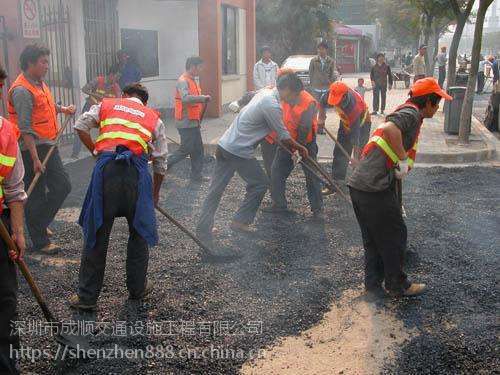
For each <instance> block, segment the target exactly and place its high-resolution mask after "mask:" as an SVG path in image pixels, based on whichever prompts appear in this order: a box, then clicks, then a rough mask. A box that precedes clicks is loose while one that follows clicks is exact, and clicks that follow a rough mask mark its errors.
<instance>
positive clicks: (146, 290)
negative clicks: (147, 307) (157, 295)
mask: <svg viewBox="0 0 500 375" xmlns="http://www.w3.org/2000/svg"><path fill="white" fill-rule="evenodd" d="M152 291H153V283H152V282H150V281H149V280H148V281H146V286H144V291H143V292H142V293H141V294H138V295H133V294H132V293H129V295H128V298H129V299H131V300H134V301H137V300H141V299H145V298H147V297H148V296H149V295H150V294H151V292H152Z"/></svg>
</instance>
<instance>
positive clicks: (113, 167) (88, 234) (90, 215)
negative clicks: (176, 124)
mask: <svg viewBox="0 0 500 375" xmlns="http://www.w3.org/2000/svg"><path fill="white" fill-rule="evenodd" d="M148 98H149V94H148V91H147V90H146V88H145V87H143V86H142V85H141V84H138V83H136V84H131V85H129V86H126V87H125V88H124V89H123V98H118V99H107V98H106V99H103V101H102V102H101V103H100V104H97V105H94V106H92V107H91V108H90V110H89V111H88V112H86V113H84V114H83V115H82V116H81V117H80V118H79V119H78V121H77V122H76V124H75V129H76V130H77V132H78V134H79V136H80V139H81V140H82V143H83V144H84V145H85V146H86V147H87V149H88V150H89V151H90V152H91V153H92V154H93V155H95V156H97V163H96V166H95V168H94V171H93V174H92V179H91V182H90V185H89V188H88V190H87V195H86V197H85V201H84V204H83V207H82V212H81V214H80V219H79V224H80V225H81V226H82V227H83V233H84V240H85V246H84V249H83V253H82V259H81V264H80V273H79V279H78V294H77V295H74V296H72V297H71V300H70V304H71V306H72V307H73V308H79V309H84V310H93V309H95V307H96V303H97V299H98V297H99V293H100V291H101V288H102V284H103V278H104V268H105V266H106V253H107V249H108V243H109V236H110V234H111V229H112V227H113V222H114V219H115V218H116V217H125V218H126V219H127V221H128V226H129V232H130V236H129V240H128V245H127V265H126V271H127V288H128V291H129V297H130V299H135V300H137V299H142V298H144V297H146V296H147V295H148V293H149V292H150V291H151V284H150V283H148V282H147V277H146V275H147V269H148V260H149V246H154V245H156V243H157V242H158V234H157V228H156V217H155V212H154V208H155V205H157V204H158V200H159V194H160V187H161V184H162V181H163V177H164V175H165V173H166V156H167V140H166V135H165V125H164V124H163V122H162V121H161V120H160V119H159V116H158V113H157V112H156V111H155V110H153V109H151V108H149V107H147V102H148ZM91 128H99V136H98V137H97V139H96V141H95V143H94V142H93V141H92V138H91V137H90V134H89V132H90V129H91ZM150 158H151V159H152V160H153V172H154V176H153V179H152V178H151V175H150V173H149V170H148V161H149V159H150Z"/></svg>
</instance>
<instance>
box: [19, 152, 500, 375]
mask: <svg viewBox="0 0 500 375" xmlns="http://www.w3.org/2000/svg"><path fill="white" fill-rule="evenodd" d="M185 166H186V164H184V165H180V168H179V169H177V170H176V171H175V175H174V176H171V177H169V178H168V180H167V183H166V186H165V188H164V189H163V191H162V202H163V205H164V206H165V207H166V208H167V209H168V210H169V211H170V212H171V214H172V215H174V216H175V217H177V218H179V219H180V220H181V221H182V222H183V223H185V224H186V225H187V226H188V227H190V228H193V227H194V223H195V219H196V217H197V216H198V213H199V210H200V205H201V203H202V201H203V198H204V196H205V195H206V191H207V186H202V187H201V188H200V189H194V188H192V187H189V186H187V185H186V182H185V181H184V180H183V179H182V176H184V175H186V174H187V171H186V169H185ZM91 167H92V161H90V160H83V161H79V162H77V163H73V164H71V165H69V171H70V174H71V176H72V183H73V187H74V190H73V192H72V194H71V195H70V197H69V199H68V200H67V202H66V207H65V208H64V209H63V210H62V211H61V213H60V215H59V216H58V221H57V223H56V225H55V228H54V229H56V237H55V240H56V241H58V242H60V243H63V244H65V253H64V255H62V256H58V257H51V258H41V257H36V256H32V257H29V258H28V262H29V265H30V266H31V267H32V268H33V273H34V275H35V277H36V279H37V280H38V281H39V283H40V286H41V288H42V290H43V291H44V294H45V295H46V296H47V297H48V298H49V304H50V306H51V307H52V308H53V309H54V311H55V313H56V314H57V315H58V316H60V317H62V318H64V319H70V318H71V317H72V315H71V313H70V311H69V309H68V306H67V304H66V300H67V298H68V297H69V296H70V295H71V294H72V293H73V292H74V290H75V287H76V281H77V272H78V265H79V257H80V249H81V235H80V229H79V227H78V226H77V225H76V224H75V220H76V218H77V216H78V212H79V207H80V205H81V202H82V199H83V193H84V191H85V188H86V185H87V182H88V176H89V173H90V168H91ZM211 167H212V165H208V166H207V168H206V172H207V174H208V172H209V170H210V168H211ZM499 184H500V172H499V170H498V169H493V168H465V169H464V168H462V169H441V168H430V169H416V170H415V171H414V172H412V176H411V178H409V179H408V181H407V183H406V184H405V205H406V209H407V211H408V214H409V218H408V227H409V249H408V250H409V259H408V269H409V274H410V275H411V276H412V277H414V278H415V279H416V280H418V281H423V282H426V283H428V284H429V287H430V289H429V292H428V294H427V295H425V296H423V297H421V298H418V299H415V300H413V301H390V300H387V301H385V300H382V301H378V302H376V303H370V309H371V310H372V311H374V313H375V314H379V313H380V314H382V315H381V316H386V315H387V316H390V317H391V322H394V321H397V323H398V324H399V327H401V330H403V329H404V330H407V331H408V332H411V334H409V336H408V338H407V339H405V340H404V341H402V342H400V343H399V346H396V347H393V346H389V349H388V350H389V351H390V354H391V355H390V356H389V357H387V359H386V361H382V362H381V363H379V366H380V367H379V368H378V369H377V370H378V371H382V372H386V373H401V374H404V373H435V372H441V373H481V372H483V373H488V372H490V371H492V370H493V369H494V368H498V355H497V353H496V352H495V348H496V343H497V340H496V337H495V332H496V331H495V327H496V326H495V324H496V323H495V322H496V321H495V319H496V312H497V307H498V296H497V293H496V291H495V290H496V287H495V277H494V276H493V275H495V274H496V271H497V267H498V261H499V254H498V227H499V224H500V220H499V216H498V212H499V210H498V208H499V199H498V194H497V193H496V190H495V188H496V187H498V186H499ZM243 194H244V186H243V185H242V182H241V181H240V180H239V179H238V178H236V179H234V181H233V182H232V183H231V185H230V187H229V189H228V191H227V193H226V195H225V196H224V198H223V201H222V205H221V207H220V209H219V211H218V213H217V220H216V225H217V226H218V227H220V229H221V235H220V237H219V240H218V241H217V248H216V251H217V252H218V253H219V254H221V255H224V256H221V257H219V258H216V259H212V260H211V261H209V262H200V260H199V258H198V250H197V248H196V246H195V245H194V244H193V243H192V242H191V241H190V240H189V239H186V237H185V236H184V235H182V234H180V233H179V232H178V231H177V230H176V229H175V228H174V227H173V226H172V225H171V224H169V223H168V222H167V221H165V220H164V219H163V218H161V219H159V226H160V238H161V244H160V246H158V247H156V248H155V249H153V250H152V251H151V260H150V270H149V278H150V280H151V281H153V283H154V284H155V290H154V292H153V294H152V296H151V299H150V300H149V301H147V302H145V303H143V304H139V305H136V304H132V303H130V302H127V301H126V298H127V291H126V288H125V282H124V265H125V263H124V249H125V247H124V244H125V241H126V239H127V237H128V233H127V231H126V224H125V222H124V221H123V220H117V222H116V223H115V227H114V230H113V234H112V240H111V243H110V249H109V252H108V265H107V270H106V278H105V287H104V289H103V292H102V295H101V298H100V301H99V310H98V313H97V321H100V322H114V321H119V323H117V324H115V325H114V327H115V328H116V327H121V328H123V327H125V328H126V330H125V331H124V330H123V329H115V331H104V332H102V331H98V332H100V334H99V335H96V336H95V337H92V338H91V344H92V347H94V348H102V347H104V348H114V345H117V347H118V348H121V349H126V348H132V349H137V350H140V349H142V350H146V349H147V347H148V345H153V346H155V347H162V348H163V350H164V352H163V358H154V359H151V358H149V359H140V358H139V359H95V360H80V361H65V362H64V363H58V365H57V366H56V363H55V362H54V361H52V360H47V359H43V360H38V361H35V362H33V363H31V362H29V361H28V360H24V361H23V369H24V371H26V372H33V373H40V374H52V373H64V374H90V373H91V374H108V373H120V374H137V373H144V374H146V373H148V374H165V373H174V374H190V373H197V374H199V373H203V374H234V373H237V372H238V371H239V369H240V368H241V366H242V365H243V364H244V363H245V362H246V360H247V359H248V357H249V356H251V355H252V354H255V353H256V352H251V350H253V351H255V350H258V349H262V348H264V347H266V346H269V345H273V344H274V343H276V341H277V340H279V339H280V338H282V337H286V336H290V335H296V334H299V333H300V332H304V331H306V330H308V329H311V328H312V327H314V326H315V325H317V324H318V323H319V322H320V321H321V319H322V318H323V316H324V315H325V314H326V313H327V312H328V311H329V310H330V309H331V308H332V306H337V305H338V307H339V308H343V307H345V306H346V305H344V304H347V305H348V304H350V303H351V302H352V297H351V295H352V291H353V290H354V291H358V292H359V291H360V290H361V288H362V284H361V283H362V275H363V267H362V250H361V239H360V234H359V229H358V227H357V225H356V222H355V219H354V216H353V213H352V209H351V208H350V206H347V205H346V204H344V203H342V202H341V201H340V200H339V199H338V198H329V199H328V200H327V202H326V207H327V209H326V213H327V220H326V222H325V223H324V225H320V224H317V223H313V222H311V221H310V213H309V210H308V209H307V200H306V197H305V191H304V179H303V177H302V174H301V172H294V174H293V176H292V178H291V180H290V182H289V191H288V195H289V198H290V200H291V201H292V202H293V203H292V204H291V207H292V208H293V209H295V210H296V211H297V215H296V216H295V217H292V218H282V219H277V218H274V217H270V216H266V215H259V217H258V221H257V228H258V229H259V231H258V233H257V234H256V235H254V236H250V237H247V236H239V235H234V234H233V233H231V232H230V231H229V230H228V229H227V224H228V222H229V220H230V218H231V216H232V214H233V213H234V210H235V208H236V205H237V203H238V202H239V201H240V199H241V198H242V196H243ZM266 200H267V199H266ZM358 292H356V293H358ZM358 294H359V293H358ZM19 305H20V306H19V307H20V308H19V313H20V319H22V320H24V321H30V320H39V319H40V318H41V314H40V311H39V309H38V308H37V307H36V305H35V303H34V301H33V298H32V297H31V296H30V293H29V290H28V288H27V286H26V284H25V283H23V282H22V283H21V288H20V303H19ZM346 316H350V315H349V314H348V315H346ZM348 321H349V320H348ZM348 321H347V322H348ZM159 322H162V324H160V325H159ZM391 324H395V323H391ZM159 326H161V328H162V330H161V332H160V331H156V332H151V331H149V332H147V333H146V331H145V329H146V328H149V329H152V328H154V327H159ZM140 327H143V328H142V330H141V328H140ZM144 327H146V328H144ZM108 328H110V327H108ZM344 328H345V330H347V332H348V331H349V330H350V329H353V324H350V325H349V324H347V325H345V327H344ZM393 328H394V327H393ZM377 334H378V333H377ZM377 334H376V335H377ZM387 334H389V333H387ZM332 335H333V334H332ZM395 335H396V336H398V337H399V333H398V330H396V331H395ZM396 336H395V337H396ZM332 337H336V336H332ZM375 339H376V340H379V339H380V340H381V341H384V337H381V336H380V337H378V338H377V337H375ZM386 339H387V338H386ZM388 339H389V340H390V338H388ZM332 340H333V341H332V345H334V344H336V343H337V341H335V340H336V339H332ZM361 340H364V336H362V337H361ZM22 341H23V343H24V344H26V345H29V346H31V347H36V348H45V349H48V350H52V351H53V352H55V350H56V348H55V345H54V344H53V342H52V341H51V340H50V339H49V338H48V337H47V335H42V336H39V335H36V334H35V335H30V334H24V335H23V337H22ZM339 342H340V341H339ZM342 342H345V341H342ZM376 342H378V341H376ZM384 342H385V341H384ZM186 348H190V349H192V352H191V355H192V356H194V355H195V352H197V350H198V352H197V353H199V350H200V349H208V350H210V349H214V348H215V349H217V348H219V349H220V351H219V352H218V353H219V359H217V358H216V352H213V351H212V352H211V353H212V354H207V352H205V357H203V355H201V354H199V355H198V357H196V358H194V357H191V358H190V359H186V355H187V354H186V353H187V352H186V351H185V349H186ZM227 349H230V350H232V351H229V352H228V351H225V352H223V350H227ZM343 349H344V350H343V352H345V353H346V354H348V353H349V346H347V347H345V348H343ZM375 350H376V346H375ZM221 353H222V356H221ZM224 353H225V354H226V356H224ZM231 353H232V354H231ZM306 354H307V353H306ZM351 354H352V353H351ZM207 356H208V358H206V357H207ZM305 358H307V357H304V361H305V360H306V359H305ZM349 358H352V356H351V357H346V356H344V357H343V356H341V357H340V360H341V361H345V363H347V365H346V366H347V367H346V368H352V367H349V366H348V365H349ZM256 373H259V372H256ZM278 373H280V372H278ZM283 373H284V372H283ZM305 373H307V372H305ZM344 373H346V374H347V373H353V372H350V371H349V370H346V371H345V372H344Z"/></svg>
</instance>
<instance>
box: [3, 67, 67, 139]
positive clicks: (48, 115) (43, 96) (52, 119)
mask: <svg viewBox="0 0 500 375" xmlns="http://www.w3.org/2000/svg"><path fill="white" fill-rule="evenodd" d="M19 86H22V87H24V88H25V89H26V90H28V91H29V92H30V93H31V95H33V112H32V113H31V127H32V129H33V131H34V132H35V133H36V134H37V136H38V137H39V138H42V139H55V138H56V137H57V132H58V131H59V124H58V123H57V113H56V105H55V103H54V98H53V97H52V94H51V93H50V90H49V88H48V87H47V85H46V84H45V82H42V87H40V86H36V85H32V84H31V83H30V82H29V81H28V80H27V79H26V77H25V76H24V74H23V73H21V74H19V76H18V77H17V78H16V80H15V81H14V83H13V84H12V86H11V87H10V90H9V95H8V98H9V100H8V101H7V111H8V112H9V119H10V120H11V121H12V122H13V123H14V125H16V126H17V127H19V124H18V115H17V113H16V109H15V108H14V104H13V103H12V91H13V90H14V89H15V88H16V87H19Z"/></svg>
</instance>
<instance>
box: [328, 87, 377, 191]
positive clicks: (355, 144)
mask: <svg viewBox="0 0 500 375" xmlns="http://www.w3.org/2000/svg"><path fill="white" fill-rule="evenodd" d="M322 100H323V102H326V103H324V105H327V106H333V107H334V108H335V110H336V111H337V113H338V115H339V117H340V124H339V130H338V133H337V141H338V143H339V144H340V146H342V147H343V148H344V150H345V151H346V152H347V154H349V155H351V154H352V152H353V150H354V155H359V150H360V149H361V148H362V147H363V146H364V145H365V143H366V142H367V141H368V138H369V136H370V129H371V119H370V113H369V111H368V106H367V105H366V103H365V101H364V100H363V98H362V96H361V95H360V94H359V93H358V92H356V91H354V90H353V89H351V88H349V87H348V86H347V85H346V84H345V83H344V82H341V81H338V82H334V83H332V84H331V85H330V90H329V92H328V95H325V96H324V97H323V99H322ZM349 161H350V160H349V159H348V158H347V156H346V155H345V154H344V153H343V152H342V151H341V148H340V147H339V146H337V145H335V147H334V148H333V161H332V176H333V179H334V180H335V181H336V182H337V183H338V184H340V185H341V186H342V184H343V182H344V180H345V177H346V174H347V166H348V165H349ZM333 193H334V192H333V191H332V190H331V189H329V188H325V189H323V194H325V195H328V194H333Z"/></svg>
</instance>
